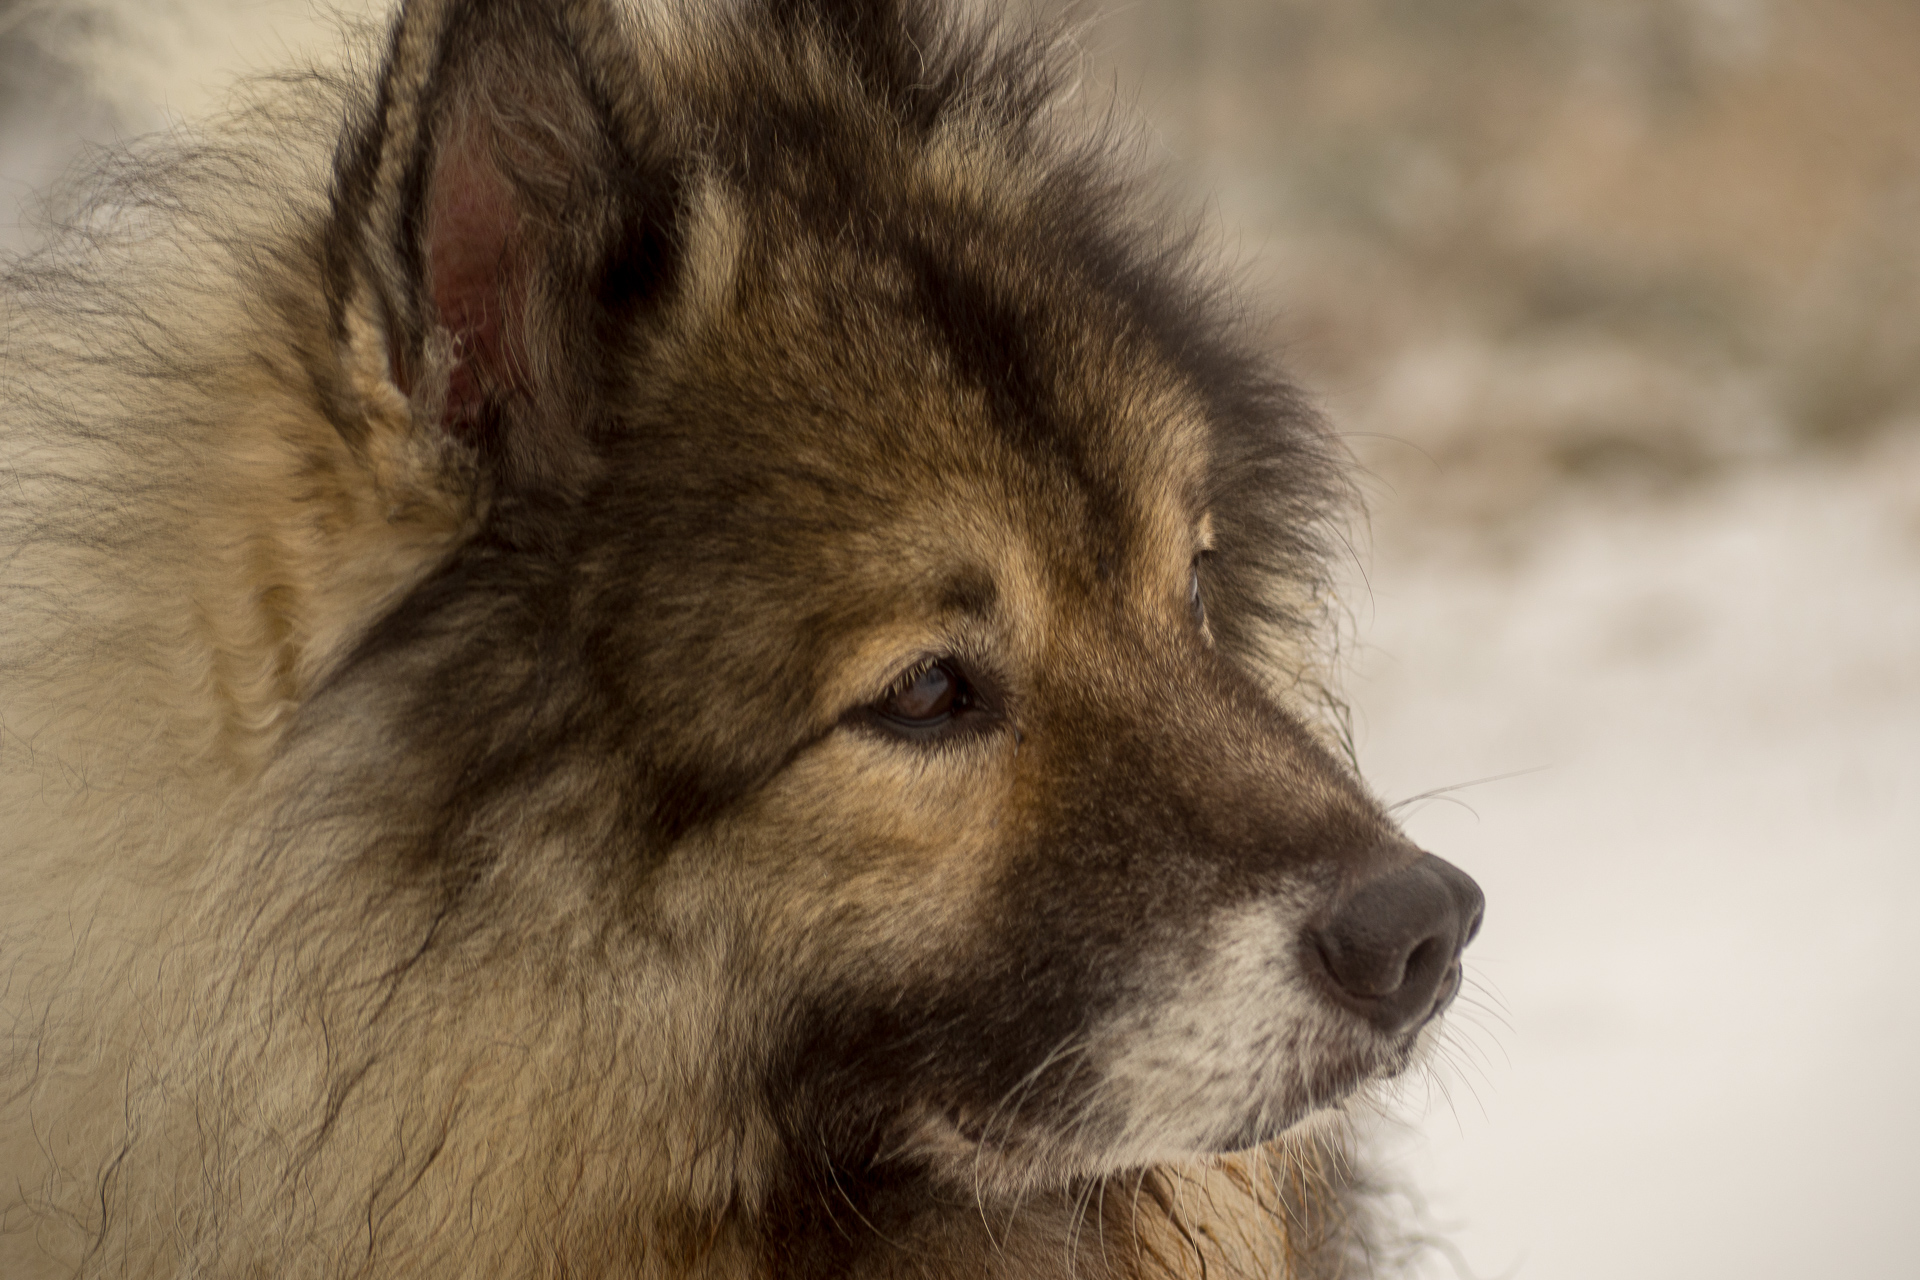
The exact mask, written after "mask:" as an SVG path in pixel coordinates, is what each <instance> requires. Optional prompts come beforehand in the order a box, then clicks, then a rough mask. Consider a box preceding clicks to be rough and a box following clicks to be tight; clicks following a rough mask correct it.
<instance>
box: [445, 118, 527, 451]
mask: <svg viewBox="0 0 1920 1280" xmlns="http://www.w3.org/2000/svg"><path fill="white" fill-rule="evenodd" d="M518 227H519V214H518V212H517V210H516V209H515V207H514V201H513V190H512V187H511V186H510V184H509V183H508V182H507V181H506V179H504V178H502V177H501V176H500V174H499V172H498V171H497V170H496V169H495V168H494V166H493V164H492V163H491V162H490V161H489V160H488V158H487V157H486V154H485V152H484V150H482V148H481V146H480V144H479V140H478V139H477V138H475V137H474V136H473V135H472V133H471V132H466V131H463V132H462V134H461V135H460V136H456V137H455V138H453V139H451V140H450V141H449V143H448V145H447V146H446V147H445V149H444V150H443V151H442V152H441V155H440V158H439V161H438V163H437V164H436V165H435V166H434V172H433V186H432V192H431V194H430V196H429V197H428V204H427V254H426V257H427V273H428V279H429V281H430V282H431V290H432V297H433V307H434V311H435V312H436V313H437V318H438V320H439V322H440V323H441V324H442V325H444V326H445V327H446V328H447V329H449V330H451V331H452V333H453V334H454V336H455V337H456V338H457V339H458V344H459V345H458V352H459V357H458V362H457V363H456V364H455V365H454V367H453V371H452V376H451V381H450V384H449V386H448V388H447V407H446V417H445V420H444V421H443V423H442V425H443V426H445V427H447V428H448V429H449V430H455V431H457V430H459V429H461V428H462V427H466V426H470V425H471V424H472V423H473V422H474V421H475V420H476V419H478V418H479V416H480V412H481V409H482V407H483V405H484V404H485V402H486V401H487V400H488V399H489V398H490V397H492V398H497V397H499V396H501V395H503V394H510V393H511V392H512V390H513V389H514V382H515V376H516V374H517V372H518V370H519V368H520V365H521V362H520V359H519V357H520V351H519V345H520V344H519V341H518V340H517V339H518V335H517V334H516V333H515V332H514V329H515V327H516V326H517V324H518V322H519V320H520V314H519V313H520V311H521V308H522V305H523V300H522V298H521V297H520V289H519V282H518V279H517V275H518V273H517V271H516V270H515V265H516V264H515V262H514V253H513V249H514V238H515V233H516V231H517V230H518Z"/></svg>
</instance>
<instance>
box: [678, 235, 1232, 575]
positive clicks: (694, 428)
mask: <svg viewBox="0 0 1920 1280" xmlns="http://www.w3.org/2000/svg"><path fill="white" fill-rule="evenodd" d="M938 212H942V210H939V209H936V210H934V211H933V213H938ZM944 212H947V213H951V212H952V211H951V210H950V209H947V210H944ZM933 213H928V214H927V215H926V216H923V217H918V218H902V219H900V220H899V223H900V225H897V226H896V225H893V224H888V225H885V226H881V227H879V228H876V229H873V230H872V231H870V233H869V234H867V235H865V236H857V235H851V234H848V235H831V236H830V235H825V234H808V233H807V231H806V230H803V229H799V228H795V227H792V226H784V227H777V228H772V229H770V228H768V227H766V226H764V225H763V226H761V227H759V228H757V229H755V228H750V227H743V226H742V225H741V224H742V222H743V221H744V219H742V218H740V217H738V216H737V215H734V216H733V219H732V225H730V227H729V229H728V231H727V233H726V235H725V236H724V237H720V236H715V237H710V239H711V240H724V241H725V242H726V243H727V244H728V245H729V249H728V252H730V253H733V254H735V255H736V257H737V260H736V262H735V263H734V265H732V266H731V267H729V268H726V269H724V270H720V269H711V270H710V274H714V275H720V274H724V275H727V276H730V277H731V279H730V281H729V284H728V292H729V293H730V295H731V298H730V302H729V304H728V305H726V306H724V307H722V308H720V309H719V312H718V314H716V315H713V316H712V318H711V319H710V320H709V322H708V323H707V324H706V325H705V326H704V332H703V338H702V340H701V341H699V342H697V343H694V344H690V345H688V346H686V347H684V348H682V349H681V356H682V360H683V364H682V368H681V371H680V376H678V377H676V378H674V379H672V380H671V385H669V386H668V388H667V389H666V390H665V392H664V394H663V395H662V396H661V398H660V401H659V404H660V407H661V408H662V409H663V410H665V416H666V417H668V418H669V419H671V425H670V428H669V429H670V430H672V431H674V432H676V433H686V432H689V431H691V432H700V431H705V432H707V433H709V437H710V438H709V439H708V440H706V441H705V442H704V444H700V445H698V446H696V447H697V448H698V451H699V452H700V454H701V456H702V458H703V459H704V460H705V462H706V464H707V465H708V466H709V467H712V468H716V469H720V470H724V471H726V472H728V473H730V478H729V481H728V482H729V483H730V484H733V485H735V486H737V487H739V488H740V489H742V490H743V491H750V490H753V489H756V488H759V487H760V486H762V485H768V484H771V485H775V486H779V487H791V486H795V485H798V486H800V487H803V488H806V489H808V490H810V491H811V492H810V496H809V499H808V501H807V502H806V503H805V504H804V508H802V509H807V510H812V511H817V512H820V513H821V514H822V515H829V514H830V515H831V517H832V519H831V521H830V524H831V527H832V528H833V529H834V530H845V529H847V528H849V527H860V528H864V529H868V530H869V531H874V532H876V533H878V534H880V535H884V536H891V537H893V538H904V539H908V540H923V539H925V538H928V537H930V536H937V535H938V534H939V533H940V526H945V530H946V533H947V534H949V535H953V534H959V535H964V536H965V538H966V539H970V538H974V537H977V536H978V533H979V529H980V526H981V525H982V523H983V521H992V520H995V519H998V520H1000V521H1001V522H1003V523H1004V522H1007V521H1012V522H1016V523H1018V524H1019V525H1020V526H1021V530H1020V532H1021V533H1022V535H1023V536H1026V537H1028V538H1037V539H1040V540H1042V541H1044V542H1046V543H1047V544H1048V545H1049V546H1051V547H1053V548H1055V549H1056V551H1059V552H1067V551H1071V550H1081V551H1087V552H1089V553H1093V552H1096V551H1097V556H1098V558H1100V559H1102V560H1104V561H1107V562H1108V563H1109V564H1111V563H1113V562H1115V561H1116V560H1118V559H1122V558H1127V557H1130V556H1131V555H1132V554H1133V551H1132V550H1131V549H1130V548H1129V547H1128V546H1127V545H1125V544H1126V542H1127V541H1128V539H1129V538H1133V537H1136V536H1137V535H1139V534H1140V533H1142V532H1145V531H1152V532H1153V533H1154V535H1155V537H1154V539H1153V541H1156V542H1157V541H1162V540H1164V539H1163V538H1162V536H1161V535H1162V534H1163V533H1170V531H1172V530H1179V531H1180V532H1178V533H1177V534H1172V535H1171V536H1172V537H1173V540H1174V541H1176V542H1181V543H1183V544H1184V543H1185V542H1190V541H1191V540H1192V528H1193V526H1194V525H1195V523H1196V522H1197V521H1198V519H1199V517H1200V514H1201V510H1200V509H1201V507H1202V505H1203V495H1204V491H1205V489H1206V476H1207V471H1208V467H1209V461H1210V446H1211V430H1210V425H1209V422H1208V415H1207V409H1206V405H1205V402H1204V398H1203V397H1202V396H1201V395H1200V394H1199V392H1198V390H1197V389H1196V388H1195V387H1194V386H1192V385H1191V384H1190V381H1189V380H1188V379H1187V378H1186V377H1185V376H1184V375H1183V374H1182V373H1181V372H1180V371H1179V370H1178V369H1177V367H1176V365H1175V363H1174V362H1173V360H1171V359H1170V358H1169V357H1168V354H1167V353H1166V352H1165V351H1163V350H1162V349H1161V347H1160V344H1159V343H1158V342H1157V341H1156V338H1155V336H1154V335H1153V334H1152V333H1151V332H1149V331H1148V329H1147V327H1146V326H1144V325H1143V324H1141V323H1140V322H1139V320H1138V318H1137V317H1136V316H1134V315H1132V314H1130V313H1129V310H1128V307H1127V305H1126V302H1125V300H1124V299H1119V298H1115V297H1114V296H1112V295H1111V293H1110V292H1108V291H1105V290H1103V289H1101V288H1100V287H1098V286H1097V285H1095V284H1093V283H1090V282H1089V281H1087V280H1086V279H1084V278H1083V276H1082V274H1081V273H1079V272H1076V271H1075V270H1074V269H1073V265H1072V262H1071V259H1070V258H1069V259H1067V262H1066V265H1064V266H1063V265H1062V262H1061V260H1060V259H1061V258H1062V255H1060V254H1058V253H1057V252H1055V251H1054V250H1052V249H1050V248H1048V247H1046V246H1044V245H1034V244H1031V243H1025V242H1023V238H1022V236H1021V235H1020V234H1019V228H1017V227H1012V226H1003V225H997V224H995V223H994V222H992V221H988V220H979V219H975V220H973V221H964V220H963V221H962V222H960V223H958V224H957V225H948V224H945V223H942V222H941V221H940V220H939V219H938V218H936V217H935V216H933ZM772 220H774V219H769V221H772ZM714 292H715V291H714V290H712V289H709V290H707V293H706V296H708V297H712V296H713V295H714ZM689 406H698V409H699V411H698V412H689ZM792 496H793V495H792V494H791V493H790V494H789V497H792ZM783 509H784V510H788V511H791V510H794V509H796V508H795V507H794V506H793V505H791V504H788V505H786V506H785V507H784V508H783ZM717 514H719V515H720V516H721V517H722V518H727V517H729V516H733V515H739V516H744V517H746V518H748V519H749V520H750V519H752V516H753V511H752V509H751V508H750V507H743V508H736V509H734V510H731V511H728V512H721V513H717ZM903 517H908V518H903ZM1162 526H1167V528H1166V529H1164V530H1163V529H1162ZM963 540H964V539H963ZM901 551H902V548H901V547H898V546H895V547H893V548H892V549H891V553H892V554H896V555H897V554H899V553H900V552H901Z"/></svg>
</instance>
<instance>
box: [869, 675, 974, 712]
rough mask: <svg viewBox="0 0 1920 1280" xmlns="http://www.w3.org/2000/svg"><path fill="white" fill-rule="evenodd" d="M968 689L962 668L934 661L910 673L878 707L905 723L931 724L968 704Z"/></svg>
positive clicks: (880, 710)
mask: <svg viewBox="0 0 1920 1280" xmlns="http://www.w3.org/2000/svg"><path fill="white" fill-rule="evenodd" d="M965 690H966V685H965V683H964V682H963V681H962V680H961V679H960V673H959V672H957V671H955V670H954V669H953V668H952V667H951V666H949V665H947V664H946V663H944V662H935V663H933V664H931V665H929V666H927V667H923V668H922V669H921V670H919V671H918V672H916V673H914V674H913V675H912V676H910V677H908V678H907V679H906V680H905V681H904V682H902V683H901V685H900V686H899V687H898V688H896V689H895V690H894V691H893V692H892V693H890V694H888V695H887V696H886V697H885V698H883V699H882V700H881V702H880V705H879V706H878V707H877V708H876V710H878V711H879V712H880V714H881V715H883V716H886V717H887V718H888V719H890V720H897V721H899V722H901V723H902V724H908V725H913V726H916V727H931V726H933V725H936V724H939V723H941V722H943V721H945V720H947V719H948V718H949V717H951V716H952V715H953V713H954V712H956V711H958V710H960V709H961V708H962V707H963V706H964V705H965V702H964V699H965Z"/></svg>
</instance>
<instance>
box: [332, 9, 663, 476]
mask: <svg viewBox="0 0 1920 1280" xmlns="http://www.w3.org/2000/svg"><path fill="white" fill-rule="evenodd" d="M638 49H639V46H638V44H637V43H636V41H635V40H634V39H633V38H632V37H631V35H630V33H628V32H627V31H626V30H625V29H624V25H623V23H622V21H621V19H620V17H619V15H618V13H617V12H616V10H615V9H614V7H613V5H612V4H611V3H610V0H409V2H408V3H407V4H406V5H405V6H404V7H403V8H402V10H401V13H400V16H399V17H398V18H397V19H396V21H395V24H394V27H393V31H392V37H391V42H390V45H389V48H388V52H387V60H386V64H385V68H384V70H383V72H382V74H381V77H380V81H379V87H378V92H377V95H376V96H375V98H374V100H373V101H372V102H371V103H370V104H369V105H368V107H367V109H366V110H365V111H364V112H363V113H362V114H361V116H360V118H359V119H358V120H357V121H355V122H354V123H353V124H352V125H351V126H350V127H349V129H348V130H347V133H346V136H345V137H344V138H343V140H342V143H341V147H340V151H339V153H338V155H337V158H336V162H335V169H334V185H333V193H332V195H333V200H332V215H331V225H330V226H329V228H328V232H327V237H326V244H325V249H326V262H327V288H328V295H329V297H328V301H329V306H330V317H331V321H332V325H333V337H334V341H335V344H336V349H337V350H338V351H339V352H340V354H341V362H340V364H341V368H342V370H343V371H345V373H346V377H345V378H344V379H342V385H341V386H340V387H339V388H338V391H339V393H340V394H339V396H338V397H337V398H339V399H342V400H344V401H346V402H347V403H346V404H345V405H344V406H343V410H342V412H341V413H339V414H338V415H336V418H337V420H338V421H340V422H341V423H342V428H343V430H344V431H346V432H347V433H348V435H349V439H350V442H351V443H359V442H358V441H354V440H353V439H352V437H353V435H354V433H356V432H360V433H365V432H367V431H370V430H373V429H375V425H376V424H377V423H378V422H379V421H381V420H382V412H383V410H382V404H384V406H385V408H384V412H385V416H386V418H387V419H388V420H391V419H392V418H394V417H395V416H396V414H395V412H394V410H395V406H396V404H397V403H398V402H404V406H405V411H404V413H401V414H398V415H397V416H399V417H401V418H403V419H404V421H405V425H406V429H408V430H410V431H412V432H414V433H418V432H420V431H422V430H423V429H424V430H427V431H431V432H433V433H437V436H438V438H439V440H440V441H441V442H446V441H451V442H453V443H455V444H458V445H464V446H467V447H468V448H470V449H471V450H472V451H473V452H474V453H475V454H477V456H478V457H479V459H480V460H481V462H482V464H483V465H484V466H485V467H486V468H487V469H488V470H489V472H490V473H491V474H490V479H491V481H492V483H493V484H494V485H496V486H500V485H505V486H506V487H508V488H524V487H527V486H535V487H539V486H548V487H551V486H556V485H557V486H558V487H560V488H562V489H567V488H577V487H578V485H579V484H580V483H582V482H583V481H584V480H585V478H586V477H587V476H589V475H590V474H591V472H592V468H593V448H592V444H593V440H592V436H593V432H594V429H595V424H596V421H597V420H598V416H599V415H598V406H597V405H596V403H595V401H596V399H597V398H598V395H599V388H600V387H601V386H602V385H603V383H604V381H605V379H604V377H603V376H602V374H601V370H602V369H604V367H605V361H606V358H607V357H608V355H609V354H610V352H609V347H610V346H612V345H614V344H616V343H617V342H618V341H619V340H620V339H621V337H622V336H623V333H624V329H623V322H630V321H631V319H632V316H633V313H634V310H635V308H636V307H638V306H642V305H645V304H646V303H647V302H648V301H649V300H651V299H655V298H657V297H659V296H660V295H661V294H663V293H664V291H665V290H666V289H667V288H668V287H669V286H670V284H671V276H672V271H673V266H674V263H673V257H674V253H673V242H674V222H675V218H676V210H677V208H678V205H679V199H678V194H677V189H676V178H675V173H674V169H673V166H672V165H670V164H668V163H666V162H664V161H663V160H662V159H661V157H659V156H657V155H653V154H649V151H648V148H649V146H650V145H652V146H657V145H658V143H659V138H660V133H661V131H660V130H659V129H658V128H657V127H656V126H655V125H654V124H653V122H652V121H651V120H650V118H649V106H648V104H647V102H646V101H645V100H644V99H643V98H642V97H641V88H642V86H643V82H644V81H643V76H642V68H641V66H640V55H639V52H638Z"/></svg>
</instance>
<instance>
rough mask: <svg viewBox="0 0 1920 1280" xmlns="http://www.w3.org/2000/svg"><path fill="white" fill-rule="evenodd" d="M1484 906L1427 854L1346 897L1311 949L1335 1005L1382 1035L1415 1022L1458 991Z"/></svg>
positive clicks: (1471, 887)
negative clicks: (1461, 961)
mask: <svg viewBox="0 0 1920 1280" xmlns="http://www.w3.org/2000/svg"><path fill="white" fill-rule="evenodd" d="M1483 910H1484V899H1483V898H1482V896H1481V893H1480V888H1479V886H1478V885H1476V884H1474V882H1473V880H1472V879H1471V878H1470V877H1469V876H1467V875H1466V873H1464V872H1462V871H1461V870H1459V869H1458V868H1457V867H1454V866H1452V865H1450V864H1449V863H1446V862H1443V861H1441V860H1440V859H1439V858H1436V857H1434V856H1433V855H1431V854H1427V855H1424V856H1422V857H1421V858H1419V859H1418V860H1416V861H1414V862H1412V863H1410V864H1408V865H1406V866H1404V867H1401V868H1399V869H1398V870H1396V871H1393V872H1389V873H1388V874H1387V875H1384V876H1379V877H1376V878H1375V879H1373V880H1370V881H1368V882H1366V883H1364V884H1362V885H1361V886H1359V888H1357V889H1356V890H1354V891H1353V892H1352V893H1351V894H1349V895H1348V896H1347V898H1346V900H1345V901H1343V902H1342V903H1341V904H1340V905H1339V906H1338V907H1337V908H1336V909H1335V911H1334V913H1333V916H1332V918H1331V919H1330V920H1329V921H1328V922H1327V924H1326V925H1325V926H1324V927H1323V928H1321V929H1319V930H1317V931H1315V934H1314V936H1313V942H1314V946H1315V950H1316V951H1317V952H1318V954H1319V958H1320V960H1321V962H1322V964H1323V965H1324V966H1325V968H1326V972H1327V974H1328V976H1329V977H1330V978H1332V980H1333V985H1334V986H1335V988H1336V989H1337V991H1338V994H1339V995H1340V996H1341V997H1342V999H1343V1002H1344V1003H1346V1004H1347V1005H1349V1006H1350V1007H1351V1008H1353V1009H1354V1010H1355V1011H1356V1012H1358V1013H1360V1014H1361V1015H1362V1016H1363V1017H1365V1018H1366V1019H1367V1020H1368V1021H1369V1022H1372V1023H1373V1024H1374V1025H1375V1026H1376V1027H1379V1028H1380V1029H1381V1030H1383V1031H1386V1032H1388V1033H1392V1032H1397V1031H1400V1030H1402V1029H1404V1028H1405V1027H1407V1026H1409V1025H1410V1024H1414V1023H1417V1022H1423V1021H1425V1020H1426V1019H1427V1018H1428V1017H1430V1016H1431V1015H1432V1014H1433V1013H1434V1012H1435V1011H1437V1010H1438V1009H1440V1008H1442V1007H1444V1006H1445V1004H1446V1003H1447V1001H1448V1000H1449V999H1451V997H1452V994H1453V992H1454V991H1456V990H1458V988H1459V985H1460V967H1459V964H1458V960H1459V957H1460V953H1461V952H1462V951H1463V950H1464V949H1465V948H1466V945H1467V944H1468V943H1469V942H1471V941H1472V940H1473V935H1474V933H1475V932H1476V931H1478V929H1479V927H1480V919H1481V916H1482V914H1483Z"/></svg>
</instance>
